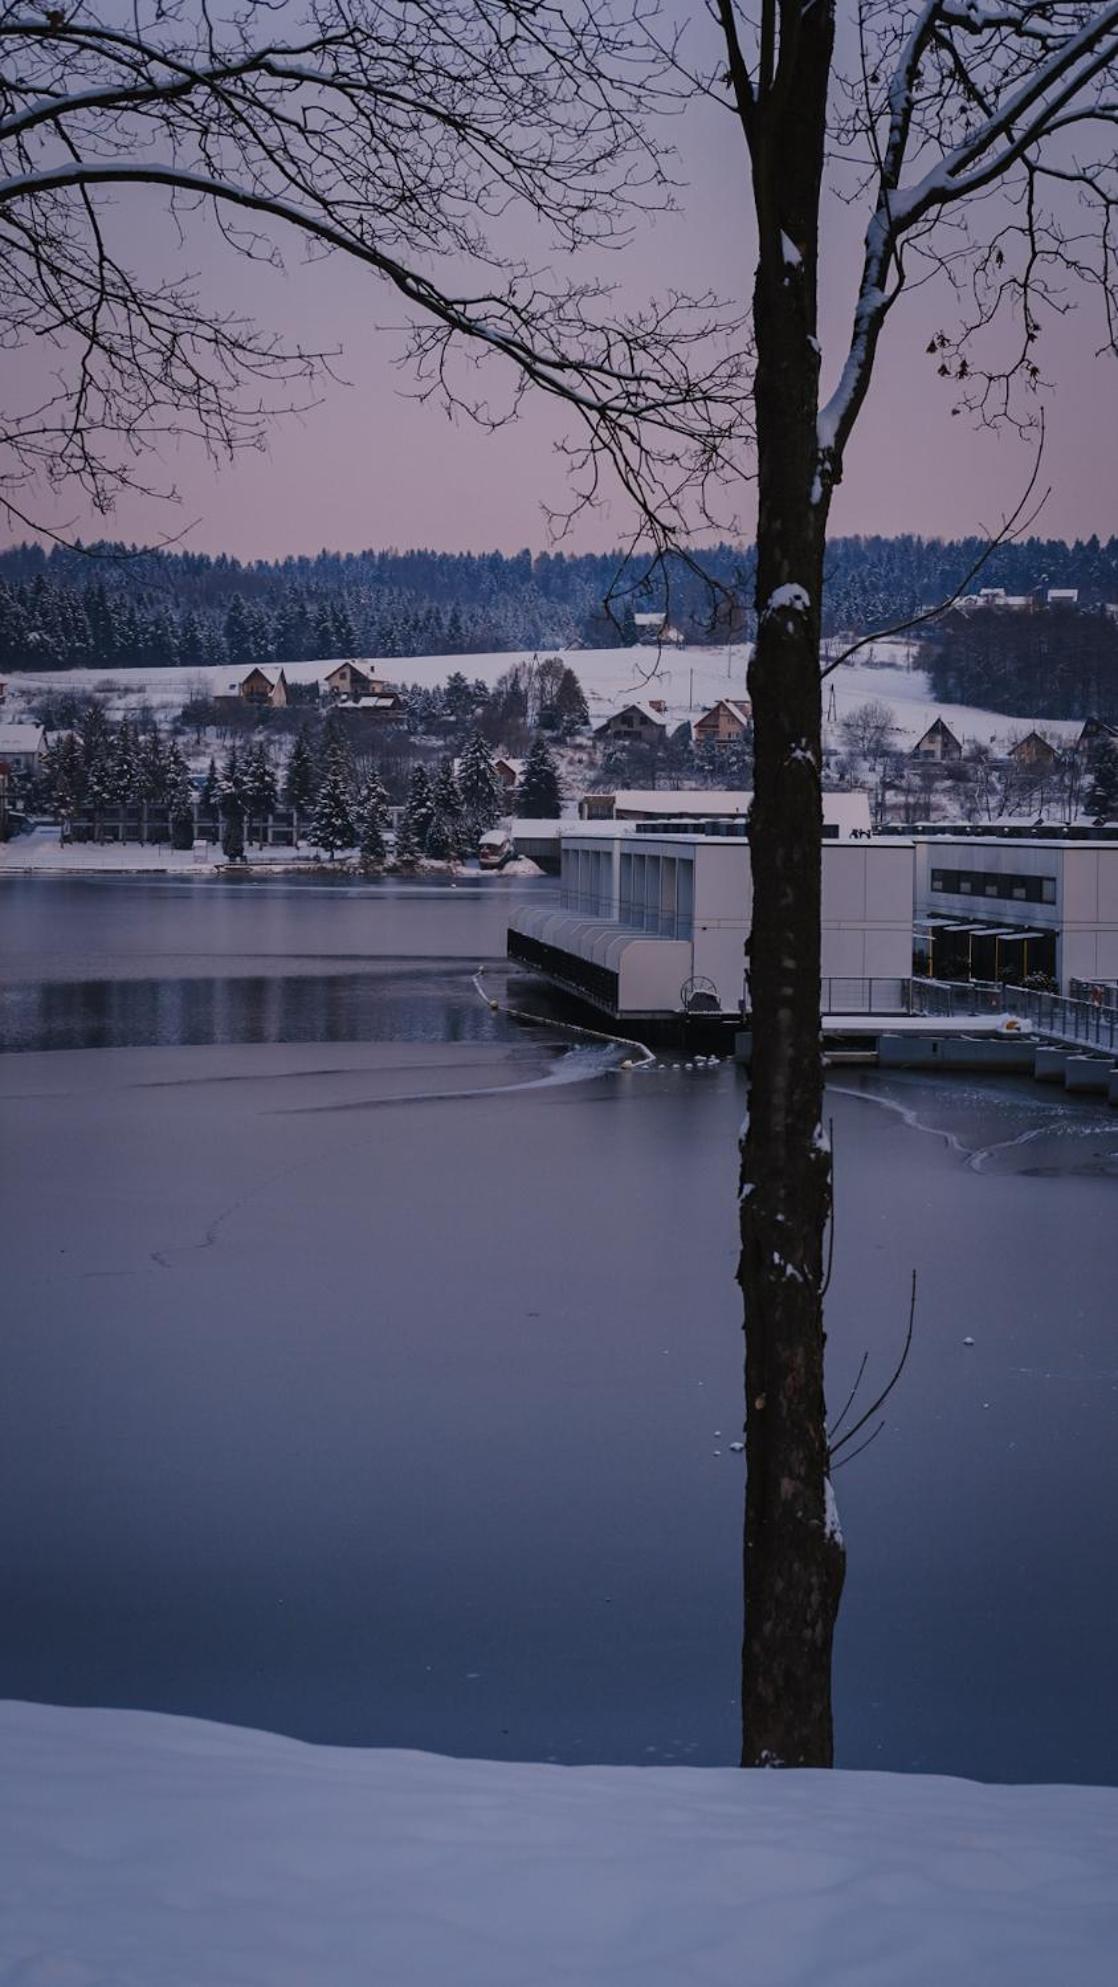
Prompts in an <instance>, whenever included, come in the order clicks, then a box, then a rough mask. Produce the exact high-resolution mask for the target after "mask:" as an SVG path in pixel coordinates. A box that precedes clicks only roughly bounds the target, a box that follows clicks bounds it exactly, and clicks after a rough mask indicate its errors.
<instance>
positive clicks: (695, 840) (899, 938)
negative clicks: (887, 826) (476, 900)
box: [508, 823, 913, 1020]
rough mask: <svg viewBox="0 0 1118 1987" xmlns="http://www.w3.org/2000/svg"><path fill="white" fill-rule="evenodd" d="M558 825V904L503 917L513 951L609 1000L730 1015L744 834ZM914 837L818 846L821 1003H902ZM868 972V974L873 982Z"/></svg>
mask: <svg viewBox="0 0 1118 1987" xmlns="http://www.w3.org/2000/svg"><path fill="white" fill-rule="evenodd" d="M579 825H580V827H581V830H582V832H581V833H577V834H571V835H566V834H564V835H563V837H562V859H561V871H560V875H561V884H560V903H559V906H558V907H557V908H551V907H548V906H534V905H533V906H524V907H520V908H518V909H516V910H515V911H514V912H513V914H512V918H511V921H510V925H509V933H508V952H509V957H510V958H511V959H514V960H517V961H519V962H520V963H521V964H523V965H526V966H531V967H533V968H535V969H536V970H537V971H539V972H542V973H544V974H545V975H546V976H547V977H548V978H549V979H552V980H554V981H556V982H557V983H558V984H559V985H561V986H564V987H567V988H568V989H569V990H570V991H571V992H573V993H576V994H578V995H579V996H580V997H581V998H582V999H584V1000H588V1001H590V1002H592V1003H593V1005H595V1006H596V1007H599V1008H601V1009H603V1010H604V1011H605V1012H606V1013H608V1014H610V1015H613V1016H616V1017H621V1018H626V1019H632V1020H638V1019H640V1020H670V1019H671V1018H672V1017H674V1016H679V1015H683V1014H687V1013H701V1014H707V1015H710V1016H712V1017H714V1016H723V1017H725V1018H726V1019H730V1018H736V1017H738V1016H739V1015H740V1014H741V1013H742V1011H743V1007H744V1008H745V1009H746V1010H748V988H747V985H746V957H745V941H746V938H747V937H748V934H749V927H750V922H751V918H752V910H753V889H752V878H751V874H750V858H749V843H748V841H747V840H746V838H745V835H744V833H743V832H741V831H740V830H739V831H738V832H736V833H733V832H730V833H728V832H726V830H727V828H728V827H729V826H730V824H728V823H727V824H723V823H716V824H711V825H712V830H713V832H708V833H705V834H704V833H703V832H702V831H701V830H698V829H693V828H683V829H671V830H669V831H666V832H661V831H660V830H659V829H658V828H653V829H652V830H651V831H650V830H649V829H648V828H647V827H644V828H638V827H637V826H636V825H635V824H634V825H633V826H631V827H629V828H620V827H619V828H614V829H613V830H612V831H611V830H609V829H606V828H603V829H601V830H600V831H599V832H598V833H596V834H587V833H586V828H587V826H589V824H587V823H582V824H579ZM912 905H913V847H912V844H911V843H910V842H907V841H903V840H901V839H899V838H896V837H890V838H888V839H886V840H880V841H878V840H873V839H864V840H863V839H858V840H835V841H827V842H825V843H824V845H823V976H824V982H825V985H824V1006H825V1007H826V1008H829V1009H834V1010H838V1009H841V1010H842V1011H843V1012H846V1013H850V1012H857V1011H860V1010H862V1009H864V1008H866V1007H868V1006H870V1005H871V1004H873V1005H875V1006H876V1007H878V1008H882V1007H885V1006H887V1005H889V1004H890V994H889V988H890V987H892V988H893V989H894V1003H895V1005H896V1006H897V1007H898V1008H899V1007H900V1005H901V995H902V986H903V983H904V982H906V981H907V980H908V978H909V976H910V974H911V971H912ZM871 982H873V987H872V989H871Z"/></svg>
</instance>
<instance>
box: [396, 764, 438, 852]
mask: <svg viewBox="0 0 1118 1987" xmlns="http://www.w3.org/2000/svg"><path fill="white" fill-rule="evenodd" d="M434 813H435V805H434V797H433V794H432V791H431V780H430V776H429V774H428V772H427V768H426V766H416V767H415V768H414V770H413V772H412V776H411V780H410V782H409V785H408V799H407V805H406V807H405V808H404V818H403V821H402V822H401V823H400V826H401V829H404V828H405V827H406V829H407V833H408V837H409V839H410V840H411V841H413V842H414V843H415V846H416V849H417V850H418V852H419V854H420V855H426V853H427V836H428V833H429V831H430V827H431V822H432V820H433V819H434Z"/></svg>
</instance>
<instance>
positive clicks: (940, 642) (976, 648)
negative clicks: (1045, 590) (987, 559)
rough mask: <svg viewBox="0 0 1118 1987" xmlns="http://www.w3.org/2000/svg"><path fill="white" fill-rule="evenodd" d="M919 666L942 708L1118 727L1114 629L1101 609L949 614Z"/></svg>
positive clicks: (1116, 625) (1117, 661)
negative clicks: (1097, 722) (959, 707)
mask: <svg viewBox="0 0 1118 1987" xmlns="http://www.w3.org/2000/svg"><path fill="white" fill-rule="evenodd" d="M920 659H921V661H922V662H923V664H924V666H925V668H927V670H928V672H929V675H930V677H931V682H932V688H933V690H934V692H935V695H936V696H937V697H938V698H939V699H940V700H941V701H942V702H943V703H945V704H975V705H977V706H978V708H979V709H980V710H991V711H1005V712H1007V713H1008V714H1009V715H1010V716H1011V717H1014V716H1021V717H1041V718H1086V717H1096V718H1103V719H1105V720H1106V722H1107V723H1109V724H1114V723H1118V622H1116V621H1115V619H1114V618H1113V616H1112V615H1110V614H1108V613H1106V612H1105V611H1104V610H1103V609H1101V608H1100V609H1095V610H1094V611H1090V610H1088V611H1087V612H1080V611H1077V610H1076V609H1075V608H1073V607H1052V608H1047V609H1045V610H1043V611H1041V612H1038V613H1032V614H1029V613H1019V612H1014V611H1012V610H1010V611H1006V610H1004V609H997V608H995V609H990V610H986V611H983V612H978V613H970V614H961V613H954V614H950V615H947V616H946V617H945V618H944V620H943V622H942V623H941V624H940V626H939V627H938V628H937V629H936V631H935V634H934V635H933V636H932V638H931V640H930V641H929V642H928V643H927V644H925V645H924V646H923V647H922V649H921V655H920Z"/></svg>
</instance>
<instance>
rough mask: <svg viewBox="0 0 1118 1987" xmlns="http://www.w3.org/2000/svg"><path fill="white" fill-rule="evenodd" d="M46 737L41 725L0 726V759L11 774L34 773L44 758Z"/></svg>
mask: <svg viewBox="0 0 1118 1987" xmlns="http://www.w3.org/2000/svg"><path fill="white" fill-rule="evenodd" d="M46 750H47V735H46V732H45V731H44V730H43V727H42V725H41V724H0V759H4V760H6V761H7V764H8V767H9V769H10V771H11V772H13V773H34V772H36V771H37V770H38V768H39V767H40V766H41V765H42V763H43V760H44V758H45V757H46Z"/></svg>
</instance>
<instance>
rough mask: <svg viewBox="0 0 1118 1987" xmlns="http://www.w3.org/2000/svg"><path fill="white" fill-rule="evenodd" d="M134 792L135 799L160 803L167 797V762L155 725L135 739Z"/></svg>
mask: <svg viewBox="0 0 1118 1987" xmlns="http://www.w3.org/2000/svg"><path fill="white" fill-rule="evenodd" d="M134 792H135V797H136V799H137V800H141V801H143V800H146V801H147V802H148V803H149V805H150V804H152V803H154V804H155V805H157V806H158V805H162V804H163V803H164V802H165V801H166V799H167V762H166V757H165V755H164V751H163V741H162V739H161V738H160V736H159V732H158V730H157V729H156V727H155V725H152V726H151V728H150V730H148V731H145V732H143V733H142V734H141V736H140V738H139V739H138V740H137V741H136V752H135V775H134Z"/></svg>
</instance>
